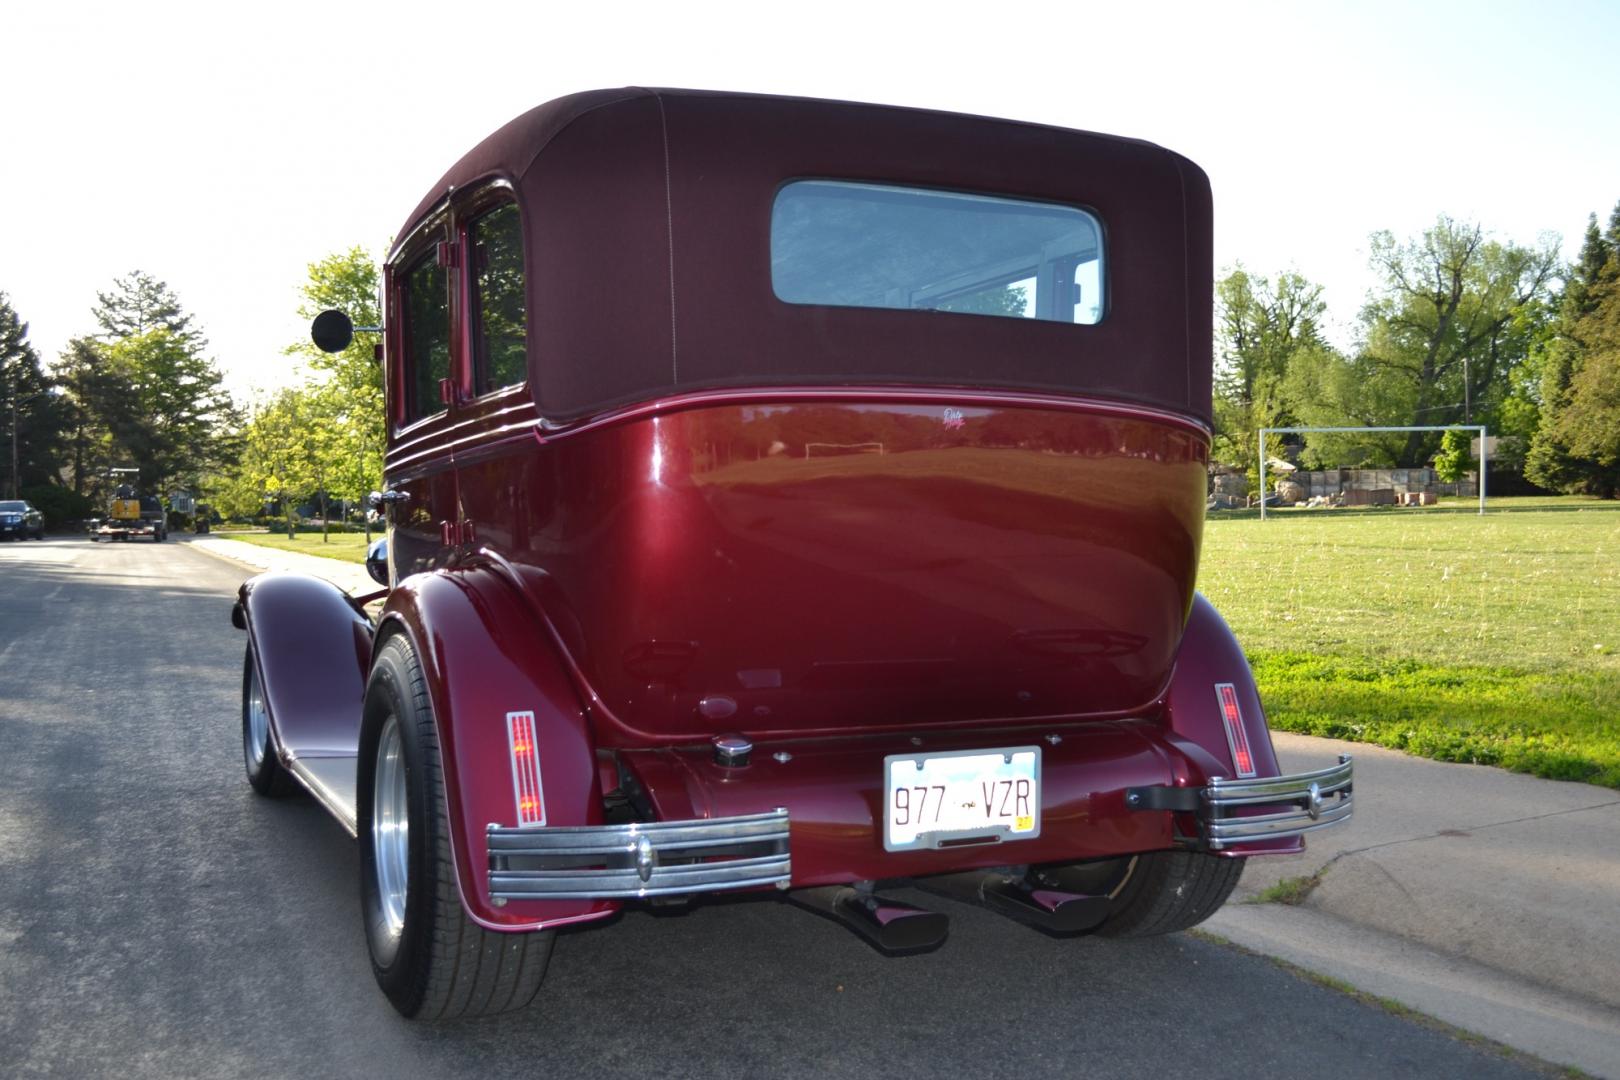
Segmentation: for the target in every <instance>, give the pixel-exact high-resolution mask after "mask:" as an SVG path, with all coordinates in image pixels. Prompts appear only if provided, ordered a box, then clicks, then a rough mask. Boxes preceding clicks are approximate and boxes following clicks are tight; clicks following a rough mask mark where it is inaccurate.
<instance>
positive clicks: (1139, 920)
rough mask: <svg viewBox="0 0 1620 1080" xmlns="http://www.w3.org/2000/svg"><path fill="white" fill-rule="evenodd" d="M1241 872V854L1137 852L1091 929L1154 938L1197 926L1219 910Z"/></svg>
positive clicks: (1120, 935)
mask: <svg viewBox="0 0 1620 1080" xmlns="http://www.w3.org/2000/svg"><path fill="white" fill-rule="evenodd" d="M1242 874H1243V859H1241V858H1232V859H1227V858H1220V857H1218V856H1215V855H1206V854H1203V853H1202V852H1197V851H1153V852H1149V853H1147V854H1146V855H1138V856H1136V858H1135V859H1134V860H1133V863H1132V865H1131V866H1130V868H1129V871H1128V876H1127V877H1126V878H1125V881H1124V884H1122V885H1121V886H1119V891H1118V892H1117V893H1116V894H1115V895H1114V907H1113V909H1112V910H1111V911H1110V912H1109V914H1108V918H1107V919H1106V920H1104V921H1103V924H1102V925H1101V926H1099V927H1098V928H1097V933H1099V934H1102V935H1104V936H1106V937H1154V936H1157V935H1159V934H1173V933H1175V932H1176V931H1178V930H1187V929H1190V928H1191V927H1194V926H1197V925H1198V924H1199V923H1201V922H1203V921H1204V920H1205V919H1207V918H1209V917H1210V916H1211V915H1213V914H1215V912H1216V911H1218V910H1219V909H1220V906H1221V905H1222V904H1224V903H1226V898H1227V897H1228V896H1231V895H1232V890H1233V889H1234V888H1236V887H1237V883H1238V878H1239V877H1240V876H1242Z"/></svg>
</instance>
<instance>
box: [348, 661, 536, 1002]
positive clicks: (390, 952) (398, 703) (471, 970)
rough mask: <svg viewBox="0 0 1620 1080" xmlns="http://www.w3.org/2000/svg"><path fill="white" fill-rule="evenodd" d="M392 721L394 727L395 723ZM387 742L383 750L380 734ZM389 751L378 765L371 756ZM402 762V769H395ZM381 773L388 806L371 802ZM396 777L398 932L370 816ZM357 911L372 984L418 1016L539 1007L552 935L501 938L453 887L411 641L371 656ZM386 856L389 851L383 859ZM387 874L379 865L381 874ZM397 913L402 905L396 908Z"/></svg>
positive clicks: (428, 710)
mask: <svg viewBox="0 0 1620 1080" xmlns="http://www.w3.org/2000/svg"><path fill="white" fill-rule="evenodd" d="M390 725H392V727H390ZM385 734H386V735H387V742H386V744H385V741H384V736H385ZM379 747H386V748H387V749H386V750H385V757H387V755H388V754H389V753H397V757H390V758H388V760H387V762H386V763H384V764H381V765H380V764H379V760H378V749H379ZM396 762H397V764H396ZM380 773H381V774H384V780H383V786H384V791H385V794H384V798H383V800H382V804H383V809H382V810H379V808H378V807H379V800H378V798H377V790H378V776H379V774H380ZM401 773H402V774H403V784H404V803H405V805H406V808H407V813H406V815H405V819H406V823H407V827H406V830H405V832H406V842H405V845H404V847H405V849H406V854H405V859H404V863H405V867H406V872H405V874H404V882H403V887H402V888H401V889H398V890H394V891H392V892H391V893H390V895H391V896H393V897H394V898H395V900H396V902H397V900H398V898H399V896H400V894H401V893H402V894H403V902H404V907H403V912H402V925H400V926H399V928H398V929H397V930H391V929H390V926H391V924H390V919H389V916H388V914H387V911H388V908H387V905H386V904H385V901H384V899H383V889H384V886H383V885H382V884H381V883H380V881H381V876H382V875H380V874H379V870H378V862H379V850H380V847H382V846H385V845H386V844H387V843H388V840H387V839H386V836H387V835H388V834H387V832H386V830H384V836H385V838H384V839H383V840H381V841H379V838H378V831H377V830H375V829H374V827H373V823H374V819H376V818H378V817H379V816H386V815H387V814H388V812H389V811H388V809H387V808H388V806H389V805H391V803H390V801H389V798H388V795H387V790H388V787H389V785H390V779H389V778H390V777H394V778H396V779H395V780H394V782H395V783H397V782H398V781H397V777H398V776H399V775H400V774H401ZM356 794H357V803H358V811H359V822H358V826H359V833H360V910H361V915H362V917H363V919H364V921H365V928H366V946H367V948H368V950H369V951H370V953H371V970H372V974H374V975H375V976H376V978H377V985H378V986H379V987H380V988H381V989H382V991H383V993H384V994H386V995H387V996H388V1000H389V1001H390V1002H392V1003H393V1006H394V1008H396V1009H398V1010H399V1011H400V1013H402V1014H403V1015H405V1016H408V1017H414V1018H417V1019H422V1020H450V1019H462V1018H468V1017H475V1016H489V1015H492V1014H495V1013H502V1012H509V1011H511V1010H514V1009H521V1008H523V1007H524V1006H526V1005H528V1004H529V1002H530V1001H532V1000H533V999H534V995H535V994H536V993H537V992H538V991H539V989H540V983H541V980H542V979H544V978H545V974H546V966H547V964H548V963H549V962H550V960H551V945H552V940H553V939H554V937H555V936H556V935H555V932H554V931H549V930H541V931H535V932H530V933H500V932H497V931H491V930H485V929H483V928H482V927H480V926H479V925H478V924H477V923H475V922H473V921H472V919H471V918H469V917H468V915H467V912H466V910H465V909H464V908H463V907H462V904H461V895H460V893H459V891H458V890H457V888H456V880H455V864H454V862H453V861H452V859H451V856H450V825H449V821H448V819H447V817H446V811H445V794H444V775H443V772H442V765H441V762H440V757H439V735H438V729H437V728H436V727H435V726H434V721H433V705H432V703H431V701H430V700H429V698H428V692H427V682H426V679H425V678H424V677H423V674H422V668H421V665H420V664H419V663H418V661H417V658H416V654H415V652H414V651H413V650H412V649H411V647H410V644H409V642H408V641H407V640H406V639H405V638H404V637H402V636H398V635H396V636H394V637H391V638H389V639H388V640H387V642H386V643H384V644H383V646H382V647H381V648H380V649H379V650H378V651H377V659H376V662H375V663H374V664H373V665H372V669H371V678H370V680H369V682H368V683H367V686H366V704H365V719H364V721H363V722H362V725H361V729H360V760H359V788H358V791H357V792H356ZM381 857H382V858H383V859H385V860H386V859H387V853H386V851H384V852H383V855H382V856H381ZM386 873H387V869H386V867H385V869H384V871H383V874H386ZM395 910H396V911H397V908H395Z"/></svg>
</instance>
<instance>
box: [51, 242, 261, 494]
mask: <svg viewBox="0 0 1620 1080" xmlns="http://www.w3.org/2000/svg"><path fill="white" fill-rule="evenodd" d="M98 299H99V303H98V305H97V307H96V309H95V311H94V315H95V318H96V322H97V324H98V325H99V326H100V327H101V329H102V333H101V334H100V335H99V336H97V337H94V338H79V339H76V340H74V341H73V342H71V343H70V344H69V346H68V348H67V350H66V351H65V352H64V353H63V355H62V358H61V360H60V362H59V364H58V367H57V372H58V375H59V377H60V379H61V381H62V383H63V385H64V387H65V388H66V389H67V397H68V399H69V402H70V404H71V414H70V425H69V427H70V432H69V439H68V443H69V446H70V449H71V454H72V469H73V477H74V490H75V491H78V492H82V493H100V491H101V489H102V488H103V487H104V483H103V481H104V478H105V476H106V471H107V469H108V468H109V467H111V466H134V467H136V468H138V469H139V470H140V475H139V478H138V483H139V485H140V486H141V487H142V488H143V489H145V490H149V491H163V490H165V489H167V488H169V487H171V486H173V485H184V486H186V487H189V488H191V489H193V490H197V489H198V488H199V486H200V484H201V483H202V481H203V479H204V478H205V477H207V476H210V475H212V474H213V473H215V472H217V471H218V470H219V469H220V468H221V467H222V466H223V465H224V464H225V463H226V462H228V461H229V459H230V457H231V455H232V453H233V438H232V436H231V431H232V429H233V427H234V426H236V424H237V423H238V422H239V419H240V418H239V417H238V415H237V413H236V409H235V407H234V405H233V404H232V402H231V399H230V396H229V395H228V394H227V393H226V392H225V390H224V388H223V386H222V379H221V376H220V373H219V370H218V368H217V367H216V366H215V365H214V362H213V361H212V360H210V359H208V358H207V357H206V356H205V355H204V354H203V349H204V348H205V340H204V338H203V336H202V334H201V332H200V331H198V330H197V329H196V328H195V327H193V326H192V317H191V316H190V315H189V314H187V313H186V312H185V311H184V310H183V309H182V308H181V306H180V302H179V300H178V298H176V297H175V295H174V293H173V291H172V290H170V289H169V287H168V286H167V285H165V284H164V283H163V282H161V281H157V280H156V279H154V278H152V277H151V276H150V275H148V274H144V273H142V272H140V271H135V272H134V273H132V274H130V275H129V276H128V277H125V278H120V279H118V280H117V281H115V282H114V283H113V289H112V291H110V292H106V293H100V294H99V295H98Z"/></svg>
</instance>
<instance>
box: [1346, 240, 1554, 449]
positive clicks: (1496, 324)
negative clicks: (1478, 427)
mask: <svg viewBox="0 0 1620 1080" xmlns="http://www.w3.org/2000/svg"><path fill="white" fill-rule="evenodd" d="M1372 263H1373V266H1374V267H1375V268H1376V269H1377V270H1379V271H1380V272H1381V274H1382V276H1383V282H1382V283H1381V285H1380V286H1379V287H1378V289H1377V290H1376V291H1375V292H1374V294H1373V296H1372V298H1371V299H1370V300H1369V302H1368V304H1367V306H1366V307H1365V308H1364V309H1363V312H1362V325H1363V345H1362V349H1361V354H1362V355H1361V357H1360V358H1359V360H1360V361H1361V367H1362V369H1363V370H1362V373H1363V375H1364V376H1365V377H1366V378H1368V379H1369V380H1370V381H1371V382H1370V384H1369V386H1370V387H1371V386H1376V387H1377V389H1376V390H1374V391H1373V396H1375V397H1379V398H1383V399H1384V400H1385V401H1386V402H1387V404H1388V405H1389V406H1390V407H1391V410H1392V411H1391V412H1389V413H1386V414H1385V415H1383V416H1380V417H1378V419H1379V420H1380V421H1381V422H1383V423H1386V424H1435V425H1438V424H1451V423H1461V422H1464V421H1470V422H1472V421H1475V420H1481V421H1485V422H1487V423H1489V422H1490V421H1491V420H1492V419H1494V412H1495V410H1496V409H1497V408H1498V407H1499V406H1500V404H1501V403H1502V401H1503V400H1504V399H1505V398H1506V397H1507V396H1509V394H1510V392H1511V387H1512V375H1513V374H1514V372H1515V371H1516V369H1518V368H1519V367H1520V366H1521V365H1523V364H1524V363H1525V362H1526V360H1527V359H1528V357H1529V354H1530V350H1531V347H1532V345H1533V343H1534V342H1535V341H1536V340H1537V337H1538V333H1539V331H1540V328H1541V325H1542V324H1543V323H1544V322H1545V320H1546V319H1547V318H1548V316H1549V314H1550V312H1549V309H1548V307H1547V304H1546V301H1547V298H1548V295H1549V292H1550V288H1551V283H1552V280H1553V276H1554V274H1555V272H1556V270H1557V267H1558V258H1557V249H1556V246H1555V245H1554V243H1553V242H1552V240H1550V239H1548V240H1545V241H1544V242H1543V243H1542V244H1541V245H1540V246H1539V247H1536V248H1524V247H1519V246H1518V245H1515V244H1511V243H1501V242H1498V241H1495V240H1492V239H1490V238H1488V237H1487V236H1486V235H1485V233H1484V232H1483V230H1482V229H1481V228H1480V227H1479V226H1478V225H1474V224H1468V223H1464V222H1458V221H1453V220H1452V219H1451V218H1448V217H1444V216H1442V217H1441V218H1440V219H1439V220H1438V221H1437V222H1436V223H1435V225H1434V226H1433V227H1432V228H1430V229H1428V230H1426V231H1425V232H1424V233H1423V235H1422V236H1421V237H1419V238H1417V239H1416V240H1412V241H1408V242H1405V243H1401V242H1397V241H1396V240H1395V238H1394V237H1393V236H1391V235H1390V234H1389V233H1387V232H1381V233H1375V234H1374V235H1373V237H1372ZM1436 442H1437V440H1436V438H1435V436H1434V433H1432V432H1411V433H1409V434H1407V435H1406V436H1405V437H1404V438H1403V439H1402V442H1401V445H1400V448H1399V450H1398V452H1397V453H1396V455H1395V462H1394V463H1395V464H1397V465H1420V464H1422V463H1423V462H1424V461H1425V460H1427V459H1428V458H1429V456H1430V455H1431V454H1432V453H1433V452H1434V450H1435V448H1436Z"/></svg>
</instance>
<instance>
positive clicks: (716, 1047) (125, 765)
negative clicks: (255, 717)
mask: <svg viewBox="0 0 1620 1080" xmlns="http://www.w3.org/2000/svg"><path fill="white" fill-rule="evenodd" d="M241 576H242V574H241V572H240V571H238V570H236V569H235V568H233V567H232V566H230V565H229V564H226V563H223V562H221V561H219V560H217V559H213V558H211V557H209V556H206V555H204V554H202V553H201V552H198V551H193V550H189V548H188V546H187V545H185V544H179V543H170V544H128V545H109V544H102V545H92V544H90V543H88V542H86V541H83V540H78V539H72V540H66V539H63V540H52V541H50V542H48V543H44V544H38V543H32V544H11V545H3V544H0V768H3V769H4V773H3V780H0V1075H5V1076H8V1077H10V1076H49V1075H55V1076H75V1077H78V1076H119V1077H147V1076H150V1077H174V1076H236V1075H240V1076H299V1077H311V1076H356V1077H370V1076H390V1077H401V1078H408V1077H452V1076H524V1077H576V1076H604V1077H608V1076H611V1077H626V1076H631V1077H634V1076H658V1077H664V1076H670V1077H687V1076H690V1077H759V1076H806V1077H810V1076H817V1077H846V1076H849V1077H854V1076H883V1077H885V1078H890V1077H894V1078H898V1077H913V1076H915V1077H928V1078H946V1077H958V1076H974V1077H1018V1078H1020V1080H1025V1078H1029V1077H1046V1076H1054V1077H1055V1076H1062V1077H1108V1076H1121V1077H1140V1076H1170V1075H1183V1074H1190V1075H1197V1076H1199V1077H1201V1078H1212V1077H1250V1076H1257V1075H1298V1076H1323V1075H1331V1076H1335V1077H1362V1076H1366V1077H1373V1076H1377V1077H1387V1076H1409V1075H1421V1076H1426V1077H1470V1078H1475V1077H1506V1076H1522V1075H1527V1073H1526V1071H1525V1069H1524V1067H1523V1066H1522V1065H1518V1064H1515V1063H1512V1062H1507V1061H1504V1060H1502V1059H1500V1058H1497V1057H1495V1056H1493V1055H1492V1054H1491V1053H1489V1052H1487V1051H1484V1050H1481V1049H1479V1048H1477V1047H1475V1046H1473V1045H1469V1044H1465V1043H1461V1042H1458V1041H1455V1040H1453V1039H1451V1038H1449V1037H1447V1036H1445V1035H1443V1034H1440V1033H1437V1032H1434V1031H1431V1030H1428V1029H1426V1028H1423V1027H1420V1026H1418V1025H1416V1024H1413V1023H1410V1022H1407V1021H1405V1020H1402V1019H1400V1018H1398V1017H1395V1016H1392V1015H1390V1014H1387V1013H1385V1012H1383V1011H1381V1010H1378V1009H1375V1008H1370V1007H1367V1006H1363V1005H1361V1004H1358V1003H1357V1002H1355V1001H1353V1000H1351V999H1349V998H1347V997H1344V996H1342V995H1340V994H1337V993H1335V992H1332V991H1329V990H1325V989H1322V988H1320V987H1318V986H1315V985H1312V984H1309V983H1306V982H1303V981H1301V980H1299V979H1297V978H1295V977H1293V976H1292V975H1289V974H1288V973H1286V972H1284V971H1282V970H1281V969H1279V968H1277V967H1275V966H1273V965H1272V964H1271V963H1269V962H1267V961H1265V960H1261V959H1258V958H1255V957H1253V956H1249V955H1246V954H1243V953H1240V952H1238V951H1235V950H1232V949H1229V948H1226V947H1223V946H1219V945H1215V944H1212V943H1210V942H1208V941H1206V940H1201V939H1198V938H1194V937H1191V936H1188V935H1179V936H1175V937H1171V938H1167V939H1161V940H1155V941H1146V942H1134V943H1118V942H1106V941H1100V940H1089V939H1081V940H1070V941H1058V940H1052V939H1049V938H1046V937H1043V936H1041V935H1040V934H1038V933H1035V932H1034V931H1031V930H1028V929H1026V928H1024V927H1021V926H1018V925H1016V924H1014V923H1012V922H1010V921H1007V920H1004V919H1001V918H999V917H997V916H995V915H993V914H991V913H988V912H984V911H981V910H978V909H973V908H965V907H958V906H954V905H953V906H950V907H949V911H950V914H951V915H952V932H951V938H950V940H949V941H948V942H947V943H946V945H945V947H944V948H942V949H940V950H939V951H937V952H935V953H932V954H929V955H926V956H921V957H914V958H910V959H905V960H891V959H885V958H883V957H881V956H879V955H877V954H876V953H874V952H873V951H872V950H870V949H869V948H868V947H867V946H866V945H865V944H863V943H862V942H861V941H860V940H859V939H857V938H856V937H855V936H854V935H853V934H851V933H849V932H847V931H846V930H844V929H842V928H841V927H839V926H836V925H834V924H833V923H831V922H828V921H825V920H822V919H818V918H816V917H815V916H812V915H810V914H807V913H805V912H803V911H800V910H798V909H796V908H792V907H790V906H788V905H787V904H784V903H780V902H776V901H764V902H731V903H715V904H711V905H708V906H705V907H700V908H697V909H695V910H693V911H691V912H690V913H689V914H686V915H674V916H663V917H655V916H652V915H648V914H643V913H632V914H629V915H626V916H625V917H623V918H621V919H620V920H618V922H617V923H616V924H614V925H612V926H610V927H607V928H604V929H596V930H590V931H583V932H578V933H573V934H568V935H565V936H564V937H563V938H562V939H561V940H560V941H559V943H558V947H557V949H556V953H555V957H554V960H553V963H552V972H551V976H550V978H549V980H548V981H547V983H546V986H545V988H544V989H543V990H542V992H541V995H540V998H539V1000H538V1002H537V1004H536V1005H535V1006H534V1007H533V1008H532V1009H530V1010H529V1011H527V1012H526V1013H523V1014H519V1015H515V1016H511V1017H505V1018H497V1019H492V1020H486V1021H479V1022H476V1023H464V1024H454V1025H437V1026H435V1025H415V1024H411V1023H408V1022H406V1021H403V1020H401V1019H400V1018H398V1017H397V1016H396V1015H395V1014H394V1012H393V1011H392V1010H391V1009H390V1008H389V1006H388V1005H387V1003H386V1002H385V1000H384V999H383V997H382V995H381V994H380V993H378V992H377V990H376V989H375V988H374V986H373V985H372V981H371V975H370V971H369V968H368V961H367V958H366V952H365V946H364V942H363V938H362V935H361V929H360V920H359V915H358V910H357V908H358V904H357V898H356V894H357V887H356V878H357V870H356V857H355V849H354V846H353V843H352V842H351V841H350V840H348V839H347V837H346V836H345V835H344V833H343V832H342V830H341V829H339V828H338V826H337V825H335V824H334V823H332V822H331V821H329V820H328V819H327V818H325V816H324V815H323V813H322V811H321V810H320V809H318V808H317V807H316V805H315V804H314V803H313V802H312V801H310V800H309V799H307V798H304V797H301V796H300V797H294V798H291V799H287V800H284V801H281V802H270V801H266V800H263V799H259V798H256V797H254V796H253V795H251V793H250V792H249V790H248V788H247V785H246V784H245V783H244V782H243V780H242V770H241V762H240V753H241V750H240V745H241V744H240V734H239V724H240V712H239V694H240V679H241V664H242V646H243V638H242V635H241V634H239V633H238V632H237V631H235V630H233V629H231V627H230V623H229V607H230V603H229V601H230V598H231V595H232V593H233V592H234V589H235V586H236V584H237V583H238V581H239V580H240V578H241ZM928 902H929V903H935V902H936V901H928Z"/></svg>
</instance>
